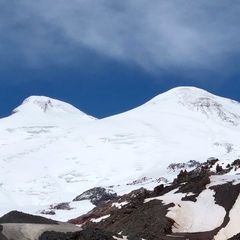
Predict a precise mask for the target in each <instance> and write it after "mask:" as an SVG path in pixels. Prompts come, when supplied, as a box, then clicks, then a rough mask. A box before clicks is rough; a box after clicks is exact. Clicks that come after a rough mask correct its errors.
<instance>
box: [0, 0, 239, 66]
mask: <svg viewBox="0 0 240 240" xmlns="http://www.w3.org/2000/svg"><path fill="white" fill-rule="evenodd" d="M2 4H3V2H2ZM11 5H12V6H10V7H8V8H7V7H6V6H5V8H2V10H0V11H1V12H2V13H3V12H5V15H2V21H1V23H0V31H1V33H2V34H1V35H2V37H3V35H4V33H5V34H6V36H4V37H5V38H4V39H5V40H6V39H7V40H8V42H11V43H12V45H14V46H17V47H18V49H20V50H19V51H21V53H22V56H23V58H24V59H25V60H28V61H30V62H36V63H38V62H41V60H42V59H44V58H45V57H47V56H48V55H49V56H52V57H53V59H55V60H56V61H60V60H61V61H70V60H71V54H70V53H69V55H67V54H66V53H65V52H64V48H68V49H71V48H72V49H74V48H77V47H81V48H84V47H87V48H89V49H91V50H93V51H96V52H98V53H99V54H103V55H106V56H108V57H111V58H115V59H118V60H121V61H126V62H127V61H129V62H133V63H136V64H138V65H140V66H141V67H143V68H145V69H147V70H153V71H155V70H156V69H169V68H177V69H181V68H183V69H191V68H193V69H196V68H201V69H210V70H211V69H215V70H217V69H218V68H219V67H222V66H223V65H224V64H225V63H226V61H229V59H230V58H231V55H233V54H235V55H236V54H239V50H240V47H239V43H238V41H239V38H240V28H239V20H240V17H239V12H240V4H239V1H238V0H232V1H231V3H230V2H229V1H224V0H212V1H209V0H201V1H193V0H167V1H166V0H121V1H115V0H113V1H112V0H71V1H70V0H41V1H31V0H18V1H12V4H11ZM7 13H8V14H7ZM71 53H72V52H71ZM73 55H74V54H73ZM49 56H48V57H49ZM56 56H57V57H56Z"/></svg>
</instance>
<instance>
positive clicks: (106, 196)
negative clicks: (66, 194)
mask: <svg viewBox="0 0 240 240" xmlns="http://www.w3.org/2000/svg"><path fill="white" fill-rule="evenodd" d="M116 198H117V194H116V193H115V192H114V191H113V190H110V189H105V188H102V187H95V188H92V189H89V190H87V191H85V192H83V193H82V194H80V195H79V196H77V197H76V198H74V199H73V201H81V200H90V201H91V203H93V204H94V205H99V204H100V203H102V202H106V201H108V200H113V199H116Z"/></svg>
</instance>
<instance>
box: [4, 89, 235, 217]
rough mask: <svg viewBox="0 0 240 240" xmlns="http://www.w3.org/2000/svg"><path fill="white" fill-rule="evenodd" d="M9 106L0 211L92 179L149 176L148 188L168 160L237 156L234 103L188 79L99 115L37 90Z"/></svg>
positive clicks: (35, 205) (103, 182)
mask: <svg viewBox="0 0 240 240" xmlns="http://www.w3.org/2000/svg"><path fill="white" fill-rule="evenodd" d="M13 112H14V114H13V115H11V116H9V117H7V118H4V119H0V146H1V148H0V156H1V159H0V161H1V162H0V215H1V214H4V213H6V212H7V211H9V210H12V209H18V210H25V211H27V212H36V211H37V210H40V209H43V208H44V207H46V206H47V205H49V204H52V203H57V202H64V201H70V200H72V199H73V198H75V197H76V196H77V195H79V194H80V193H82V192H83V191H85V190H87V189H90V188H92V187H96V186H103V187H108V186H114V187H113V188H114V190H115V191H117V192H118V193H119V194H122V193H125V192H127V191H128V190H130V189H133V188H138V187H139V186H137V185H127V184H131V183H132V182H133V181H134V180H137V179H147V180H148V181H147V182H146V183H148V184H147V185H146V186H147V187H149V188H152V187H154V186H155V185H157V184H159V183H158V182H157V179H159V178H160V177H165V178H166V179H167V180H169V181H171V180H172V179H173V178H174V176H175V175H176V173H174V172H171V171H170V170H168V169H167V167H168V165H169V164H170V163H176V162H187V161H189V160H191V159H194V160H197V161H200V162H203V161H205V160H206V159H207V158H209V157H212V156H214V157H218V158H220V159H222V160H226V161H227V160H228V159H229V160H233V159H236V158H238V157H239V156H240V145H239V143H238V139H239V137H238V135H239V134H238V132H239V130H240V104H239V103H238V102H235V101H232V100H229V99H225V98H221V97H218V96H215V95H212V94H210V93H208V92H206V91H204V90H202V89H197V88H194V87H179V88H175V89H172V90H170V91H168V92H166V93H164V94H161V95H159V96H157V97H155V98H153V99H152V100H150V101H149V102H147V103H146V104H144V105H142V106H140V107H138V108H135V109H133V110H131V111H128V112H125V113H122V114H119V115H115V116H112V117H108V118H105V119H101V120H98V119H95V118H93V117H91V116H88V115H86V114H84V113H83V112H81V111H79V110H78V109H76V108H74V107H73V106H71V105H69V104H67V103H64V102H61V101H58V100H55V99H50V98H48V97H39V96H32V97H30V98H28V99H26V100H25V101H24V102H23V104H22V105H21V106H19V107H18V108H16V109H15V110H14V111H13ZM144 177H146V178H144ZM140 182H141V181H140ZM141 184H143V183H141ZM203 204H205V203H203ZM209 204H210V203H209ZM75 207H76V208H78V209H80V208H81V206H78V207H77V206H75ZM89 207H90V206H89ZM83 208H84V207H83ZM84 209H85V208H84ZM79 211H80V210H79ZM73 214H74V213H73ZM75 214H76V213H75ZM58 216H60V215H57V216H55V217H56V218H57V217H58ZM69 217H70V216H69V214H68V218H69ZM73 217H75V216H73ZM60 218H62V219H63V218H64V217H63V216H62V215H61V217H60Z"/></svg>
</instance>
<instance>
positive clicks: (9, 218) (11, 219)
mask: <svg viewBox="0 0 240 240" xmlns="http://www.w3.org/2000/svg"><path fill="white" fill-rule="evenodd" d="M0 223H39V224H58V222H57V221H54V220H51V219H48V218H44V217H40V216H34V215H31V214H27V213H23V212H18V211H11V212H9V213H7V214H5V215H4V216H2V217H1V218H0Z"/></svg>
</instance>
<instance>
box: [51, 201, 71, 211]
mask: <svg viewBox="0 0 240 240" xmlns="http://www.w3.org/2000/svg"><path fill="white" fill-rule="evenodd" d="M50 209H58V210H71V209H72V208H71V207H70V205H69V202H63V203H58V204H52V205H50Z"/></svg>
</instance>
